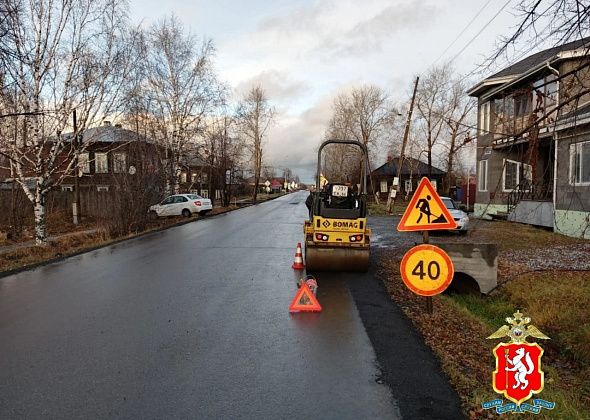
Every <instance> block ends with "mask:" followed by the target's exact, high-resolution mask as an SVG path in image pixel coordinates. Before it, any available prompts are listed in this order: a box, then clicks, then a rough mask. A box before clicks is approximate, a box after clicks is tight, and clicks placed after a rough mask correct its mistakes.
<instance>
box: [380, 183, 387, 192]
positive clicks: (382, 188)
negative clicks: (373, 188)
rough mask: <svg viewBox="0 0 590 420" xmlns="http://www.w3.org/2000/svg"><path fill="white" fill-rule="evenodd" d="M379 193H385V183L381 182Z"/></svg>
mask: <svg viewBox="0 0 590 420" xmlns="http://www.w3.org/2000/svg"><path fill="white" fill-rule="evenodd" d="M381 192H382V193H386V192H387V181H381Z"/></svg>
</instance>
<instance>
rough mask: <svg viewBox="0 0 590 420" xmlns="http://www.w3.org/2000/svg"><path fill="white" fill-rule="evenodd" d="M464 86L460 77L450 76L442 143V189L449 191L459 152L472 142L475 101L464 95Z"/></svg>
mask: <svg viewBox="0 0 590 420" xmlns="http://www.w3.org/2000/svg"><path fill="white" fill-rule="evenodd" d="M465 92H466V86H465V84H464V82H463V81H462V77H461V76H458V77H452V79H451V81H450V95H449V97H448V99H449V101H448V106H447V107H445V108H446V113H445V115H444V118H445V123H446V128H447V130H446V131H447V133H446V134H447V136H448V137H447V139H446V141H445V142H444V144H443V147H444V150H445V161H446V170H447V175H446V177H445V183H444V185H443V191H445V192H446V193H447V194H448V193H450V187H451V182H452V177H453V174H454V170H455V165H456V164H457V159H458V157H459V152H460V151H461V150H463V148H464V147H466V146H468V145H470V144H472V141H473V136H471V134H470V130H471V127H470V124H469V122H470V121H471V120H472V119H473V114H474V110H475V106H476V102H475V100H474V99H473V98H470V97H468V96H467V95H466V93H465Z"/></svg>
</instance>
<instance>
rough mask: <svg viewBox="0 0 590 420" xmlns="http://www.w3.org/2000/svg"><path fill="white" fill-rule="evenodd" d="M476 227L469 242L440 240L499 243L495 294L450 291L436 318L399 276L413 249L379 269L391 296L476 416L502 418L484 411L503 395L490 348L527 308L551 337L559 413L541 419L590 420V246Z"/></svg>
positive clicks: (549, 368)
mask: <svg viewBox="0 0 590 420" xmlns="http://www.w3.org/2000/svg"><path fill="white" fill-rule="evenodd" d="M473 222H474V223H473V225H472V229H471V232H470V233H469V235H468V236H467V237H461V236H459V235H454V234H452V233H451V234H450V233H444V234H434V236H435V237H436V240H437V241H445V242H447V241H449V242H452V241H465V240H468V241H473V242H483V243H496V244H498V249H499V257H498V281H499V286H498V288H497V289H496V290H494V291H493V292H492V293H491V294H490V295H488V296H480V295H461V294H457V293H453V292H445V293H444V294H443V295H439V296H436V297H435V298H434V300H433V301H434V302H433V304H434V313H433V315H428V314H427V313H426V303H425V298H423V297H420V296H417V295H414V294H413V293H412V292H410V291H409V290H408V289H407V288H406V287H405V285H404V284H403V282H402V280H401V278H400V275H399V262H400V261H401V258H402V256H403V253H404V252H405V251H407V249H405V248H403V247H402V248H395V249H391V250H389V251H387V252H386V254H385V256H384V257H383V258H381V259H380V263H379V268H378V273H379V275H380V276H381V277H382V279H383V281H384V283H385V285H386V287H387V289H388V291H389V293H390V295H391V298H392V299H393V300H394V301H395V302H396V303H398V305H400V306H401V307H402V309H403V310H404V312H405V313H406V315H407V316H408V317H409V318H410V319H411V320H412V322H413V323H414V324H415V325H416V326H417V328H418V329H419V331H420V332H421V333H422V335H423V337H424V340H425V342H426V343H427V345H429V346H430V347H431V348H432V349H433V350H434V352H435V353H436V354H437V356H438V357H439V359H440V360H441V364H442V366H443V369H444V371H445V373H446V374H447V375H448V376H449V378H450V380H451V382H452V383H453V385H454V387H455V388H456V390H457V391H458V393H459V395H461V396H462V399H463V404H464V410H465V413H466V414H467V415H468V416H469V417H470V418H473V419H479V418H494V417H497V415H496V414H495V412H493V410H487V411H486V410H483V409H482V408H481V403H482V402H484V401H489V400H491V399H494V398H495V397H496V396H497V394H495V393H494V391H493V389H492V385H491V375H492V373H491V372H492V371H493V368H494V365H495V362H494V359H493V357H492V353H491V350H492V349H493V347H494V346H495V345H496V344H497V343H498V342H499V341H498V340H486V337H487V336H489V335H490V334H491V333H493V332H494V331H495V330H496V329H497V328H499V327H501V326H502V325H504V324H505V320H504V318H505V317H506V316H511V315H512V314H513V313H514V312H516V310H517V309H520V310H521V311H523V312H525V313H526V315H527V316H530V317H531V318H532V324H533V325H535V326H537V327H538V328H540V329H541V331H543V332H544V333H546V334H547V335H549V336H550V337H551V340H549V341H547V342H542V343H540V344H541V345H542V346H543V348H544V349H545V355H544V357H543V369H544V371H545V384H546V386H545V390H544V391H543V393H542V397H543V398H545V399H546V400H548V401H554V402H556V403H557V407H556V409H555V410H553V411H551V412H549V411H546V410H545V412H543V413H542V414H541V415H538V416H536V417H535V418H564V419H569V418H576V419H585V418H589V419H590V382H589V381H588V380H587V378H588V377H590V326H589V325H588V322H587V320H588V319H590V309H589V308H590V241H584V240H580V239H575V238H569V237H566V236H563V235H558V234H555V233H553V232H550V231H547V230H543V229H539V228H535V227H531V226H528V225H520V224H514V223H508V222H503V221H494V222H491V221H483V220H475V221H473ZM539 341H540V340H539ZM525 417H526V416H525Z"/></svg>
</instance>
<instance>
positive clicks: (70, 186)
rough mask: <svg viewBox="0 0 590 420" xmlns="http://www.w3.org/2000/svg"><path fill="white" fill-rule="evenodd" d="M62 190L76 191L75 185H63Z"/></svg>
mask: <svg viewBox="0 0 590 420" xmlns="http://www.w3.org/2000/svg"><path fill="white" fill-rule="evenodd" d="M61 190H62V191H74V186H73V185H65V184H64V185H62V186H61Z"/></svg>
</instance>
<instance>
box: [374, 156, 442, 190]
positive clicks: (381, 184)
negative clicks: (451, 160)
mask: <svg viewBox="0 0 590 420" xmlns="http://www.w3.org/2000/svg"><path fill="white" fill-rule="evenodd" d="M398 165H399V157H397V158H393V159H390V160H389V161H388V162H386V163H384V164H383V165H381V166H380V167H378V168H377V169H375V170H374V171H373V172H371V180H372V181H373V187H374V188H375V192H377V191H378V192H379V193H380V194H387V192H388V191H389V190H390V189H391V187H392V186H393V180H394V178H395V177H397V173H398ZM428 174H429V172H428V164H427V163H425V162H422V161H421V160H418V159H414V158H412V157H405V158H404V159H403V164H402V171H401V181H400V182H401V184H400V193H401V194H403V195H411V194H412V193H413V192H414V190H415V189H416V187H417V186H418V183H419V182H420V179H421V178H422V177H428ZM430 174H431V176H430V180H431V182H432V183H433V184H434V185H435V186H436V188H437V190H438V191H440V189H441V187H442V183H443V179H444V177H445V176H446V174H447V173H446V172H445V171H443V170H441V169H438V168H435V167H434V166H433V167H432V168H431V171H430Z"/></svg>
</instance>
